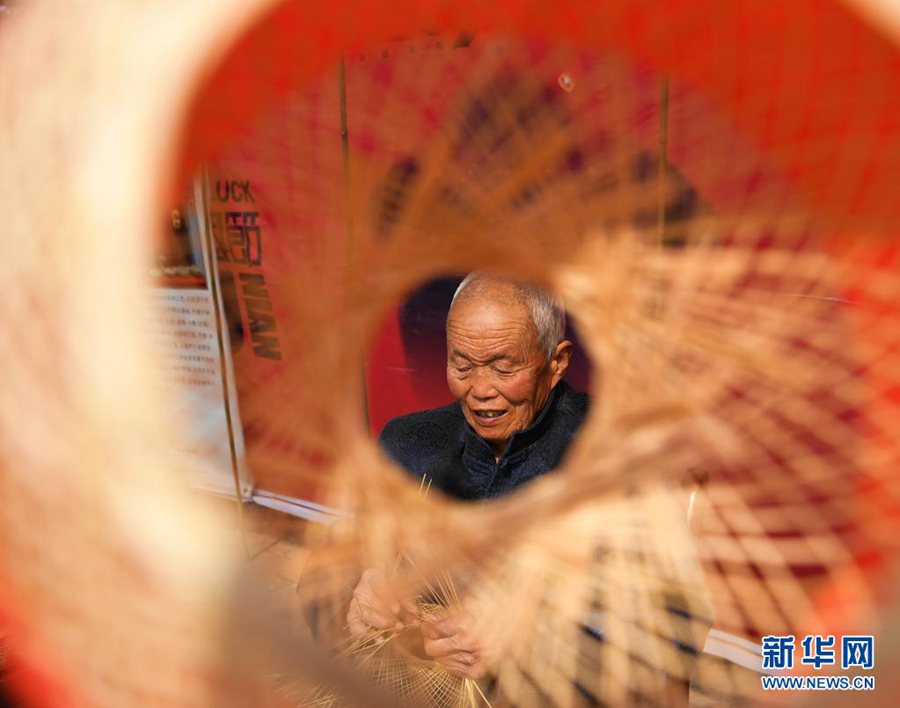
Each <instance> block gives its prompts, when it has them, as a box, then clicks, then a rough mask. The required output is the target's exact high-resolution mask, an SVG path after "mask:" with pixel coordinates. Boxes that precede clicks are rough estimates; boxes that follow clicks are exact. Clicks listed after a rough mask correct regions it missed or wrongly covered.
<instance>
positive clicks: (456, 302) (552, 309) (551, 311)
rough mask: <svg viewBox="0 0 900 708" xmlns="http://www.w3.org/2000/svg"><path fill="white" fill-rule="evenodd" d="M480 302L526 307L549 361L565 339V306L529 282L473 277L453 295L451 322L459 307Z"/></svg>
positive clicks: (504, 278)
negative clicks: (455, 309) (454, 312)
mask: <svg viewBox="0 0 900 708" xmlns="http://www.w3.org/2000/svg"><path fill="white" fill-rule="evenodd" d="M479 301H482V302H486V303H487V302H490V303H496V304H503V305H519V306H522V307H524V308H525V310H526V311H527V312H528V316H529V317H530V319H531V322H532V324H533V325H534V331H535V335H536V337H537V342H538V346H539V348H540V350H541V351H542V352H543V353H544V354H545V355H546V356H547V358H548V359H549V358H550V357H552V356H553V353H554V351H555V350H556V345H557V344H559V343H560V342H561V341H562V339H563V337H564V336H565V331H566V314H565V310H563V307H562V305H561V304H560V303H559V301H558V300H557V299H556V298H554V297H553V296H552V295H551V294H550V293H548V292H547V291H546V290H543V289H541V288H539V287H537V286H536V285H533V284H531V283H529V282H527V281H523V280H516V279H514V278H508V277H503V276H499V275H493V274H490V273H482V272H480V271H475V272H472V273H469V275H468V276H466V278H465V279H464V280H463V281H462V283H460V284H459V287H458V288H457V289H456V293H455V294H454V295H453V301H452V303H451V305H450V313H448V319H449V317H450V315H451V314H452V312H453V310H454V308H455V307H457V306H462V305H468V304H471V303H477V302H479Z"/></svg>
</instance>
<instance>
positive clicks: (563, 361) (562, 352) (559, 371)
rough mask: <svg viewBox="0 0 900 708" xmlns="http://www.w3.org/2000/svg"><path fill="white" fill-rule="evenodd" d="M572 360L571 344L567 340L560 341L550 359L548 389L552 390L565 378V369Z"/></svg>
mask: <svg viewBox="0 0 900 708" xmlns="http://www.w3.org/2000/svg"><path fill="white" fill-rule="evenodd" d="M571 359H572V342H570V341H569V340H568V339H564V340H562V341H561V342H560V343H559V344H557V345H556V349H554V350H553V356H552V357H550V372H551V378H550V388H551V389H552V388H554V387H555V386H556V384H558V383H559V382H560V380H561V379H562V377H563V376H565V373H566V369H568V368H569V361H570V360H571Z"/></svg>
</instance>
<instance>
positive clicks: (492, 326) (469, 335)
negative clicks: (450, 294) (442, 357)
mask: <svg viewBox="0 0 900 708" xmlns="http://www.w3.org/2000/svg"><path fill="white" fill-rule="evenodd" d="M537 340H538V337H537V330H536V329H535V326H534V321H533V320H532V316H531V312H530V311H529V309H528V307H527V306H526V305H525V303H523V302H521V301H518V300H516V299H514V298H509V299H506V298H500V299H494V298H489V297H477V298H472V299H467V300H465V301H463V302H457V303H454V304H453V307H451V309H450V313H449V315H448V317H447V345H448V347H453V346H454V345H463V344H475V343H482V344H484V345H496V346H502V345H504V344H506V345H514V346H515V345H517V346H518V347H521V348H522V349H526V350H530V349H533V348H536V347H537V345H538V341H537Z"/></svg>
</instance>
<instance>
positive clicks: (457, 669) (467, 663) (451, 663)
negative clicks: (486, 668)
mask: <svg viewBox="0 0 900 708" xmlns="http://www.w3.org/2000/svg"><path fill="white" fill-rule="evenodd" d="M456 657H458V658H456ZM456 657H454V658H447V659H445V660H443V661H440V662H438V663H439V664H440V665H441V666H443V667H444V669H445V670H446V671H447V672H448V673H451V674H453V675H454V676H460V677H462V678H474V677H475V675H478V676H479V677H480V676H483V675H484V672H483V671H482V670H481V667H479V666H478V662H477V661H476V660H474V659H473V658H472V657H471V655H463V654H459V655H456Z"/></svg>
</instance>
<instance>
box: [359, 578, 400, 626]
mask: <svg viewBox="0 0 900 708" xmlns="http://www.w3.org/2000/svg"><path fill="white" fill-rule="evenodd" d="M363 577H364V578H366V579H367V581H368V587H369V590H370V591H371V594H370V598H369V599H370V600H374V601H376V602H377V603H378V604H379V605H381V606H382V608H383V611H389V612H392V613H393V614H394V615H397V616H399V614H400V601H399V600H398V599H397V594H396V593H395V592H394V589H393V587H392V586H391V584H390V583H389V582H388V580H387V578H386V577H385V576H384V574H383V573H381V572H380V571H377V570H375V569H374V568H370V569H369V570H367V571H366V572H365V573H363Z"/></svg>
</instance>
